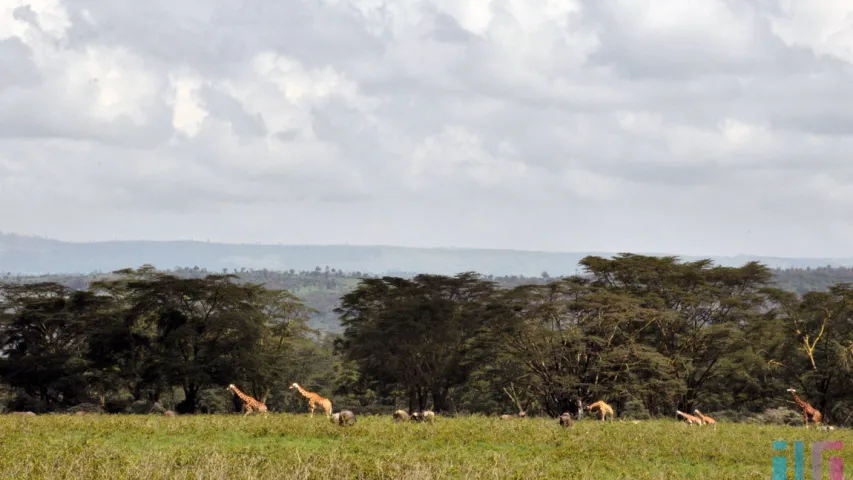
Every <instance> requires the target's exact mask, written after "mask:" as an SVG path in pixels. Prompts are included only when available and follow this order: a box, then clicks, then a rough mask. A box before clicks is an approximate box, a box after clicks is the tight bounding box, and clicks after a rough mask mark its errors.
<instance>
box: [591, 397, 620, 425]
mask: <svg viewBox="0 0 853 480" xmlns="http://www.w3.org/2000/svg"><path fill="white" fill-rule="evenodd" d="M595 408H597V409H598V412H599V414H601V421H602V422H603V421H604V419H605V418H607V414H608V413H609V414H610V421H611V422H612V421H613V418H614V414H613V407H611V406H610V405H608V404H607V403H605V402H604V400H599V401H597V402H595V403H593V404H592V405H587V406H586V409H587V410H589V411H590V412H591V411H592V410H593V409H595Z"/></svg>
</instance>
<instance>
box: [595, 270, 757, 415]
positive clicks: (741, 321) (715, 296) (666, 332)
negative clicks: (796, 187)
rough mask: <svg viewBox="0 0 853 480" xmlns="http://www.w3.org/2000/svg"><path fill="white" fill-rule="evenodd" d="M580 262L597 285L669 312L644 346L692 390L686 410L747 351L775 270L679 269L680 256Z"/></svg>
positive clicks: (684, 401) (681, 399)
mask: <svg viewBox="0 0 853 480" xmlns="http://www.w3.org/2000/svg"><path fill="white" fill-rule="evenodd" d="M580 263H581V265H583V266H584V268H585V269H586V271H587V272H588V273H589V274H591V275H592V276H593V278H594V283H595V284H596V285H600V286H603V287H606V288H608V290H609V291H612V292H618V293H624V294H628V295H631V296H633V297H635V298H637V299H639V300H640V302H641V305H642V306H643V307H645V308H652V309H657V310H659V311H661V312H665V314H661V315H657V316H656V317H655V321H654V323H653V325H652V327H653V328H649V329H646V330H645V332H644V334H643V336H642V342H643V343H644V344H645V345H651V346H654V348H656V349H657V351H658V352H660V353H661V355H663V356H665V357H666V358H667V359H669V362H670V365H671V367H672V371H673V375H674V376H675V378H677V379H679V380H680V381H682V382H683V384H684V386H685V387H686V390H685V391H684V393H683V394H682V395H679V396H678V398H676V399H675V400H676V402H677V404H678V406H679V407H680V409H682V410H687V411H689V410H691V409H692V408H693V404H694V402H695V401H696V399H697V397H698V396H699V395H700V393H702V392H703V389H704V387H705V385H706V384H707V382H708V381H709V380H710V379H712V378H713V377H714V376H715V375H717V374H718V373H719V371H720V367H721V365H722V363H721V362H722V361H723V360H724V359H725V358H726V357H727V356H728V355H730V354H733V353H735V352H737V351H739V350H741V349H743V348H744V346H745V345H746V343H745V337H744V330H745V329H746V328H748V326H749V325H750V323H751V322H754V321H757V320H758V319H759V318H760V316H761V311H760V307H761V306H763V305H764V303H765V300H766V297H765V295H764V293H763V292H764V289H765V288H766V287H767V286H768V284H769V282H770V279H771V273H770V271H769V269H768V268H767V267H765V266H763V265H761V264H759V263H757V262H750V263H747V264H745V265H744V266H742V267H738V268H732V267H719V266H717V267H714V266H713V265H712V262H711V261H710V260H700V261H696V262H685V263H679V262H678V259H677V258H676V257H649V256H643V255H632V254H621V255H619V256H617V257H615V258H613V259H604V258H601V257H595V256H590V257H586V258H584V259H583V260H581V262H580Z"/></svg>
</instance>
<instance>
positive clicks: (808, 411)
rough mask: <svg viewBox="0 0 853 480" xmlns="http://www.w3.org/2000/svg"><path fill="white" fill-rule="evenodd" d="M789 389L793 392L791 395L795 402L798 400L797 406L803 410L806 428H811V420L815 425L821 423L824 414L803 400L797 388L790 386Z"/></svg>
mask: <svg viewBox="0 0 853 480" xmlns="http://www.w3.org/2000/svg"><path fill="white" fill-rule="evenodd" d="M788 391H789V392H791V395H793V396H794V402H796V403H797V406H798V407H800V409H801V410H802V411H803V423H805V424H806V428H809V420H811V421H812V422H814V424H815V425H820V421H821V419H823V415H821V413H820V412H819V411H817V409H816V408H814V407H812V406H811V405H809V404H808V403H806V402H804V401H803V400H801V399H800V397H798V396H797V393H796V392H797V391H796V390H794V389H793V388H789V389H788Z"/></svg>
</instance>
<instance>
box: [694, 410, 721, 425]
mask: <svg viewBox="0 0 853 480" xmlns="http://www.w3.org/2000/svg"><path fill="white" fill-rule="evenodd" d="M693 413H695V414H696V415H697V416H698V417H699V419H700V420H702V423H703V424H705V425H713V426H714V430H716V429H717V421H716V420H714V419H713V418H711V417H709V416H707V415H705V414H703V413H702V412H700V411H699V409H698V408H697V409H695V410H693Z"/></svg>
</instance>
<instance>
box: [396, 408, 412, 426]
mask: <svg viewBox="0 0 853 480" xmlns="http://www.w3.org/2000/svg"><path fill="white" fill-rule="evenodd" d="M392 417H393V418H394V423H400V422H407V421H408V420H409V418H410V417H409V414H408V413H406V411H405V410H397V411H396V412H394V415H392Z"/></svg>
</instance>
